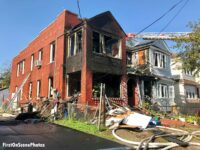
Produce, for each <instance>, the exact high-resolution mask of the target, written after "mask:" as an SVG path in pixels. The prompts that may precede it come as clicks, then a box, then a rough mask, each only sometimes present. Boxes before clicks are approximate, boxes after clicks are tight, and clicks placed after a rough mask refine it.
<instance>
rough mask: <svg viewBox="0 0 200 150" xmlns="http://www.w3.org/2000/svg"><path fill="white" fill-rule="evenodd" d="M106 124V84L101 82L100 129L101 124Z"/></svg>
mask: <svg viewBox="0 0 200 150" xmlns="http://www.w3.org/2000/svg"><path fill="white" fill-rule="evenodd" d="M101 125H103V126H105V84H103V83H101V88H100V102H99V117H98V129H99V130H100V126H101Z"/></svg>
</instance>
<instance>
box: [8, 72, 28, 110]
mask: <svg viewBox="0 0 200 150" xmlns="http://www.w3.org/2000/svg"><path fill="white" fill-rule="evenodd" d="M30 74H31V73H29V74H28V75H27V76H26V78H25V79H24V80H23V81H22V84H21V85H20V87H19V89H18V90H17V92H15V95H14V96H13V97H12V98H11V100H10V102H9V104H8V107H7V108H5V110H4V113H5V112H7V110H8V108H10V106H11V104H12V103H13V101H14V100H15V99H16V98H17V96H18V94H19V92H20V91H21V90H22V88H23V86H24V84H25V83H26V81H27V80H28V78H29V77H30Z"/></svg>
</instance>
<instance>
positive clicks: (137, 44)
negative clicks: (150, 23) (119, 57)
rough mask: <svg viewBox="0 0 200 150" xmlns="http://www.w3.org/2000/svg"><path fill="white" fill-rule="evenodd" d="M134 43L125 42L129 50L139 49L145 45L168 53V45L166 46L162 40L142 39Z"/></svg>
mask: <svg viewBox="0 0 200 150" xmlns="http://www.w3.org/2000/svg"><path fill="white" fill-rule="evenodd" d="M130 42H131V41H130ZM134 44H135V45H130V44H126V46H127V47H128V48H129V49H130V50H139V49H143V48H146V47H148V48H149V47H150V46H153V47H156V48H158V49H160V50H162V51H165V52H167V53H170V50H169V47H168V46H167V44H166V43H165V41H164V40H143V41H139V42H135V43H134Z"/></svg>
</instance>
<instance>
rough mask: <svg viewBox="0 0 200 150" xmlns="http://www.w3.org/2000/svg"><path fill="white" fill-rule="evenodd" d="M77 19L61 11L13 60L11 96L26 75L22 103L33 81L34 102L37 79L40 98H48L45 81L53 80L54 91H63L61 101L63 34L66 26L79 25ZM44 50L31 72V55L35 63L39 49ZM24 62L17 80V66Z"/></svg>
mask: <svg viewBox="0 0 200 150" xmlns="http://www.w3.org/2000/svg"><path fill="white" fill-rule="evenodd" d="M79 22H80V20H79V19H78V17H77V15H76V14H73V13H71V12H69V11H66V10H65V11H63V12H62V13H61V14H60V15H59V16H58V17H57V18H56V19H55V21H53V22H52V23H51V24H50V25H49V26H48V27H47V28H45V29H44V30H43V31H42V32H40V34H39V35H38V37H37V38H35V39H34V40H33V41H32V42H31V43H30V44H29V45H28V46H27V47H26V48H25V49H24V50H23V51H21V52H20V53H19V55H17V56H16V57H15V58H14V59H13V61H12V69H11V84H10V93H14V92H15V88H16V86H18V88H19V86H20V85H21V83H22V81H23V80H24V78H25V77H26V76H27V74H28V73H29V72H31V76H30V77H29V79H28V81H27V82H26V84H25V85H24V87H23V100H26V99H28V91H29V83H30V82H32V89H33V90H32V97H33V100H35V99H36V86H37V80H41V96H45V97H46V96H48V78H49V77H53V78H54V88H56V89H58V91H60V92H62V93H61V96H62V98H64V97H65V91H66V89H65V77H64V71H63V66H64V65H63V64H64V53H65V47H64V31H65V27H71V26H74V25H76V24H78V23H79ZM53 41H55V44H56V50H55V51H56V52H55V61H54V62H53V63H50V43H51V42H53ZM41 49H42V50H43V59H42V67H41V68H40V69H38V68H37V67H34V68H33V70H32V71H31V68H30V67H31V55H32V54H34V60H37V59H38V56H39V50H41ZM22 60H25V71H24V74H21V73H20V74H19V76H18V77H17V64H18V63H19V62H20V61H22Z"/></svg>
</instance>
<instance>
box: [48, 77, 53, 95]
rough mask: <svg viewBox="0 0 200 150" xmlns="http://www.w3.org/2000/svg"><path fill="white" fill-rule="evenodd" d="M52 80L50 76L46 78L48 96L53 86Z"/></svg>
mask: <svg viewBox="0 0 200 150" xmlns="http://www.w3.org/2000/svg"><path fill="white" fill-rule="evenodd" d="M51 84H52V81H51V78H49V79H48V97H50V95H51V90H52V88H53V86H52V87H51Z"/></svg>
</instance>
